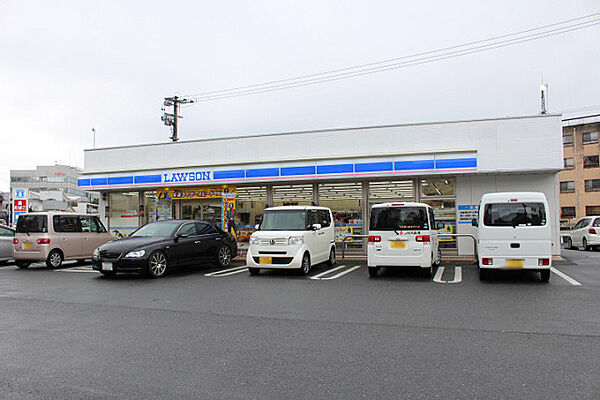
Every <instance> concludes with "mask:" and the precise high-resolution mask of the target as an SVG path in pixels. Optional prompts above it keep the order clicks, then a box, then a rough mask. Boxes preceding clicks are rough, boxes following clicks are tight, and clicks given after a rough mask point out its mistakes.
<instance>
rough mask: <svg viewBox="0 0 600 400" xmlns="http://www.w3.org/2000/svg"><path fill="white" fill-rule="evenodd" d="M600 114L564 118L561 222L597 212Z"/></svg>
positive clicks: (599, 204)
mask: <svg viewBox="0 0 600 400" xmlns="http://www.w3.org/2000/svg"><path fill="white" fill-rule="evenodd" d="M599 135H600V114H598V115H590V116H585V117H578V118H569V119H564V120H563V157H564V159H563V162H564V169H563V170H562V171H561V172H560V173H559V175H558V179H559V187H560V224H561V227H568V226H571V225H573V224H574V223H575V222H576V221H577V220H578V219H579V218H581V217H584V216H586V215H600V143H599V140H598V139H599Z"/></svg>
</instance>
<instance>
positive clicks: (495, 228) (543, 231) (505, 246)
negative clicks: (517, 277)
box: [473, 192, 552, 282]
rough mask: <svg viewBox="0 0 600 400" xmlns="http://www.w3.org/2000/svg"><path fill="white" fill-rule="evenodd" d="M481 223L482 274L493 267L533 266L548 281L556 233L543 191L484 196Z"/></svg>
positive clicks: (481, 206) (475, 221)
mask: <svg viewBox="0 0 600 400" xmlns="http://www.w3.org/2000/svg"><path fill="white" fill-rule="evenodd" d="M473 225H474V226H477V227H478V231H479V232H478V233H479V235H478V246H477V252H478V262H479V278H480V279H481V280H485V279H487V277H488V271H489V270H491V269H503V270H508V269H529V270H536V271H539V272H540V275H541V279H542V281H544V282H548V280H549V279H550V267H551V265H552V233H551V230H550V223H549V221H548V201H547V200H546V196H545V195H544V194H543V193H537V192H506V193H487V194H484V195H483V196H482V197H481V203H480V205H479V216H478V218H477V220H473Z"/></svg>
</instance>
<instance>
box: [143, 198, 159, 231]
mask: <svg viewBox="0 0 600 400" xmlns="http://www.w3.org/2000/svg"><path fill="white" fill-rule="evenodd" d="M155 221H156V191H155V190H152V191H147V192H144V214H143V215H142V224H144V225H145V224H148V223H150V222H155Z"/></svg>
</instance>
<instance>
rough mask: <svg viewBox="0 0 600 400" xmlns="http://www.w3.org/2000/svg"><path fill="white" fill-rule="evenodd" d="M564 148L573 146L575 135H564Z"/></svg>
mask: <svg viewBox="0 0 600 400" xmlns="http://www.w3.org/2000/svg"><path fill="white" fill-rule="evenodd" d="M563 146H573V135H572V134H570V135H563Z"/></svg>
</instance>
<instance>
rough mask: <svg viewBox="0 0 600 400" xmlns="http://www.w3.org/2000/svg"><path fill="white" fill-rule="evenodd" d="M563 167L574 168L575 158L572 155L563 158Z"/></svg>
mask: <svg viewBox="0 0 600 400" xmlns="http://www.w3.org/2000/svg"><path fill="white" fill-rule="evenodd" d="M563 162H564V165H565V168H575V160H574V159H573V158H572V157H569V158H563Z"/></svg>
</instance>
